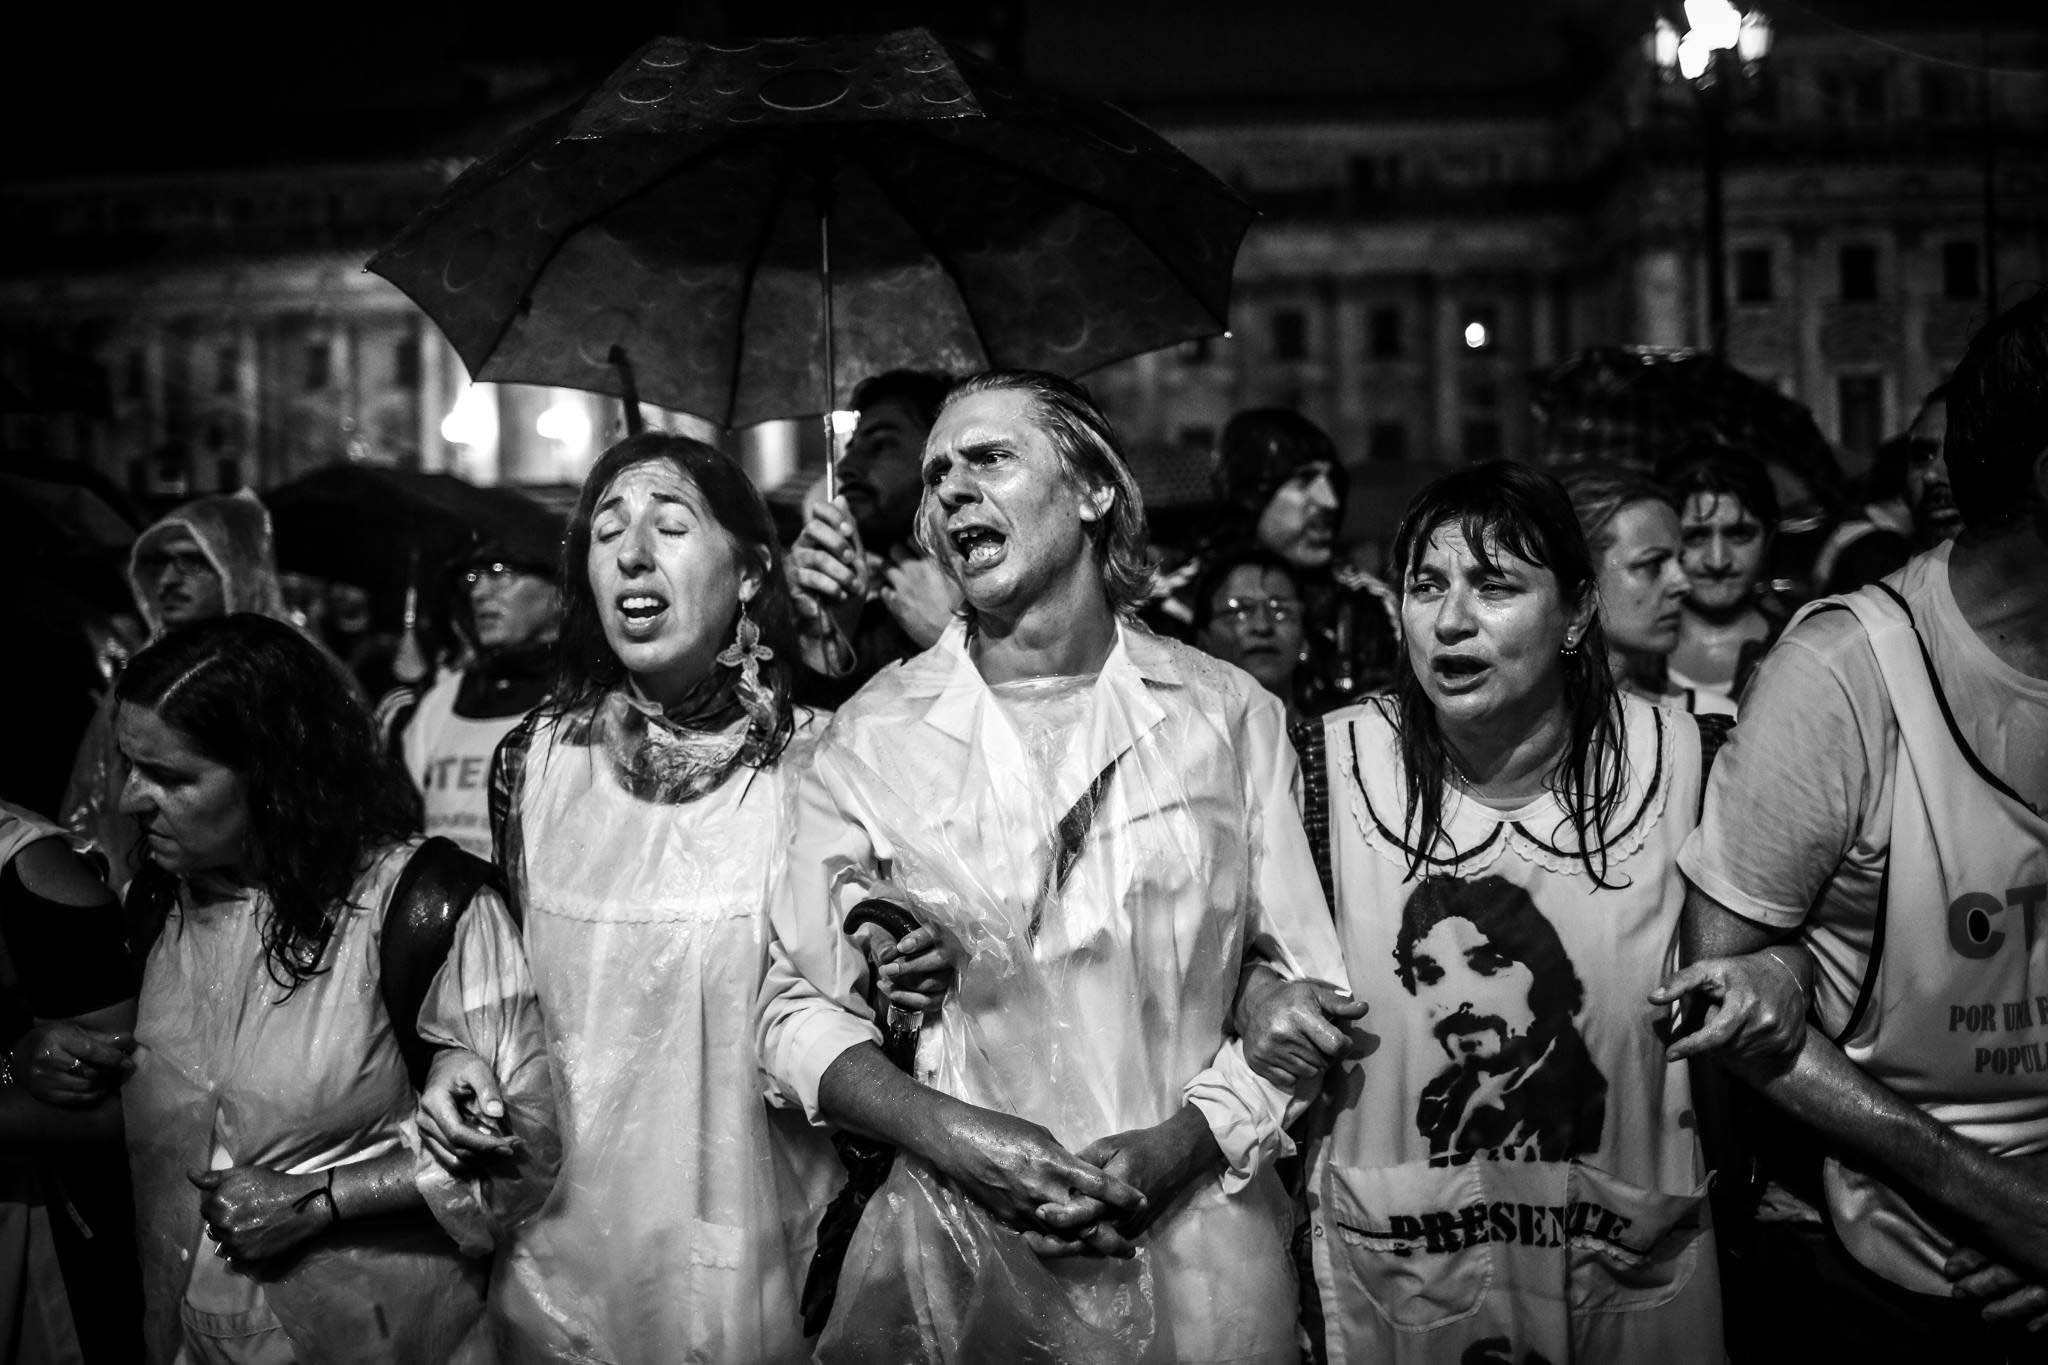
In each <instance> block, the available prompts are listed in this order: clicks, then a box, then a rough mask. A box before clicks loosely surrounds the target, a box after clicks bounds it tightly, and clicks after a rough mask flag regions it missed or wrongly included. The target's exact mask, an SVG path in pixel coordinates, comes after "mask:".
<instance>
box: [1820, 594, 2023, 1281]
mask: <svg viewBox="0 0 2048 1365" xmlns="http://www.w3.org/2000/svg"><path fill="white" fill-rule="evenodd" d="M1837 600H1839V601H1840V602H1841V603H1842V604H1843V605H1845V606H1847V607H1848V608H1849V609H1850V610H1851V611H1853V612H1855V614H1856V619H1857V620H1858V621H1860V622H1862V624H1863V629H1864V631H1865V632H1866V633H1867V634H1868V635H1869V637H1870V647H1871V650H1872V652H1873V653H1874V654H1875V655H1876V656H1877V666H1878V672H1879V674H1880V675H1881V676H1882V677H1883V679H1884V685H1885V690H1886V692H1887V693H1889V694H1890V697H1891V703H1892V710H1893V712H1894V713H1895V714H1896V715H1897V716H1898V730H1899V751H1898V768H1897V772H1896V774H1895V776H1894V779H1893V783H1892V842H1891V853H1890V862H1889V864H1888V867H1887V871H1886V877H1885V889H1884V892H1883V899H1882V904H1881V906H1880V909H1879V915H1880V919H1879V928H1878V931H1877V943H1878V945H1879V946H1878V950H1877V951H1876V953H1875V958H1874V960H1873V961H1872V962H1871V964H1870V965H1869V967H1868V968H1867V969H1866V972H1865V977H1864V985H1863V991H1862V997H1861V998H1860V999H1858V1000H1857V1001H1856V1002H1854V1004H1852V1005H1850V1006H1849V1007H1848V1013H1847V1016H1846V1017H1823V1019H1822V1023H1823V1024H1824V1025H1825V1026H1826V1027H1827V1029H1828V1031H1829V1032H1830V1033H1831V1034H1833V1035H1835V1038H1836V1041H1837V1042H1838V1043H1840V1044H1841V1046H1842V1050H1843V1052H1844V1053H1846V1054H1847V1055H1848V1057H1849V1059H1850V1060H1851V1061H1853V1062H1855V1063H1856V1065H1858V1066H1860V1067H1862V1068H1863V1070H1864V1071H1866V1072H1868V1073H1869V1074H1870V1076H1871V1077H1872V1079H1874V1080H1877V1081H1880V1082H1882V1083H1883V1084H1884V1085H1885V1086H1887V1087H1888V1088H1889V1089H1891V1090H1892V1091H1894V1092H1896V1093H1897V1094H1898V1095H1899V1096H1901V1097H1902V1098H1904V1099H1907V1100H1910V1101H1911V1102H1913V1103H1914V1104H1917V1105H1919V1106H1920V1108H1921V1109H1923V1110H1925V1111H1926V1112H1927V1113H1928V1114H1929V1115H1931V1116H1932V1117H1934V1118H1936V1119H1939V1120H1940V1121H1941V1122H1943V1123H1945V1124H1947V1125H1948V1126H1949V1127H1950V1128H1953V1129H1954V1130H1955V1131H1956V1132H1958V1133H1960V1134H1961V1135H1962V1136H1964V1137H1966V1138H1968V1139H1969V1140H1970V1141H1972V1142H1975V1143H1977V1144H1979V1145H1981V1146H1984V1147H1987V1148H1989V1149H1990V1150H1991V1151H1993V1152H1995V1153H1997V1154H1998V1155H2000V1156H2028V1155H2032V1154H2034V1153H2037V1152H2040V1151H2042V1150H2044V1149H2048V925H2044V924H2043V923H2042V919H2043V917H2044V915H2048V820H2044V819H2043V818H2042V817H2041V815H2039V814H2038V813H2036V812H2035V811H2033V810H2031V809H2030V808H2029V807H2028V806H2027V804H2026V802H2024V801H2023V800H2021V799H2020V797H2019V796H2018V795H2017V794H2016V793H2015V792H2013V791H2012V790H2010V789H2009V788H2007V787H2006V786H2005V784H2004V783H2003V782H2001V781H1999V779H1998V778H1997V777H1996V776H1995V775H1993V774H1992V773H1990V772H1989V771H1988V770H1986V769H1985V768H1983V766H1982V765H1981V763H1980V762H1979V761H1978V759H1977V757H1976V755H1975V754H1974V753H1972V752H1971V750H1970V748H1969V745H1968V744H1967V743H1966V742H1965V741H1964V738H1963V736H1962V735H1961V733H1960V732H1958V731H1957V730H1956V728H1955V727H1954V725H1953V723H1952V722H1951V721H1950V719H1949V714H1948V706H1947V703H1946V701H1945V700H1944V699H1943V697H1942V695H1941V692H1940V684H1939V683H1938V682H1937V681H1936V680H1935V677H1934V672H1933V665H1932V662H1931V660H1930V659H1929V657H1928V656H1927V655H1926V654H1925V653H1924V652H1923V648H1922V645H1921V641H1920V637H1919V635H1918V633H1917V632H1916V631H1915V629H1914V626H1913V619H1912V616H1911V614H1910V612H1909V611H1908V610H1907V608H1906V605H1905V603H1904V602H1903V601H1902V600H1900V599H1898V598H1897V597H1895V596H1893V595H1892V594H1891V593H1889V592H1887V591H1886V590H1885V589H1884V588H1883V587H1882V586H1881V585H1874V586H1872V587H1869V588H1864V589H1862V590H1860V591H1858V592H1854V593H1851V594H1849V595H1848V596H1846V597H1843V598H1840V599H1837ZM1840 1013H1841V1007H1840V1006H1839V1004H1838V1005H1837V1006H1836V1008H1835V1009H1834V1010H1832V1011H1828V1010H1824V1011H1823V1014H1824V1016H1826V1015H1828V1014H1834V1015H1837V1016H1840ZM1824 1179H1825V1186H1826V1190H1827V1197H1828V1208H1829V1212H1830V1213H1831V1214H1832V1215H1833V1219H1834V1224H1835V1230H1836V1232H1837V1233H1838V1234H1839V1235H1840V1236H1841V1238H1842V1242H1843V1245H1845V1246H1846V1247H1848V1249H1849V1251H1850V1253H1851V1254H1852V1255H1854V1256H1855V1257H1856V1259H1857V1260H1858V1261H1860V1262H1862V1263H1863V1264H1864V1265H1865V1266H1867V1267H1868V1268H1869V1269H1871V1270H1873V1271H1875V1272H1876V1273H1878V1274H1879V1275H1882V1276H1884V1277H1885V1278H1886V1279H1887V1280H1890V1281H1892V1282H1893V1283H1894V1284H1898V1285H1901V1286H1903V1287H1905V1288H1907V1289H1910V1290H1913V1291H1915V1292H1917V1293H1921V1294H1939V1295H1942V1296H1944V1297H1946V1296H1947V1295H1948V1293H1949V1292H1950V1285H1949V1281H1948V1279H1947V1278H1946V1277H1945V1276H1943V1275H1942V1273H1941V1265H1942V1262H1943V1261H1944V1260H1945V1259H1946V1258H1947V1257H1948V1256H1949V1254H1950V1253H1951V1252H1952V1251H1953V1250H1954V1248H1955V1243H1954V1242H1953V1241H1951V1240H1950V1239H1949V1238H1948V1237H1947V1236H1946V1235H1944V1234H1943V1233H1941V1232H1939V1231H1937V1230H1936V1229H1935V1228H1934V1227H1933V1226H1932V1225H1931V1224H1930V1223H1928V1222H1927V1220H1925V1219H1924V1218H1922V1217H1921V1216H1920V1215H1919V1214H1918V1213H1916V1212H1915V1211H1914V1210H1913V1209H1912V1208H1911V1207H1909V1206H1908V1205H1907V1203H1906V1201H1905V1200H1904V1199H1902V1198H1901V1197H1900V1196H1899V1195H1898V1194H1896V1193H1895V1192H1893V1191H1892V1190H1890V1189H1889V1188H1887V1187H1886V1186H1885V1185H1884V1184H1883V1183H1881V1182H1880V1181H1878V1180H1877V1179H1875V1178H1873V1177H1872V1176H1870V1175H1868V1174H1866V1173H1864V1172H1862V1171H1858V1170H1851V1169H1850V1168H1848V1167H1847V1166H1845V1165H1843V1164H1842V1163H1841V1162H1839V1161H1836V1160H1834V1159H1832V1158H1830V1159H1829V1161H1828V1162H1827V1165H1826V1167H1825V1171H1824Z"/></svg>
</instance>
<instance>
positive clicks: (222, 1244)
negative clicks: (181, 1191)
mask: <svg viewBox="0 0 2048 1365" xmlns="http://www.w3.org/2000/svg"><path fill="white" fill-rule="evenodd" d="M185 1178H186V1179H187V1180H190V1181H191V1182H192V1184H193V1187H194V1188H196V1189H197V1190H198V1191H199V1192H200V1200H199V1216H200V1217H201V1218H202V1219H204V1220H205V1221H206V1237H207V1240H208V1241H210V1242H212V1243H213V1246H214V1254H215V1255H216V1256H224V1257H226V1258H228V1259H230V1260H236V1261H261V1260H265V1259H268V1258H269V1257H272V1256H277V1255H280V1254H282V1253H283V1252H286V1251H289V1250H291V1249H292V1248H293V1247H295V1246H297V1245H298V1244H299V1243H301V1242H303V1241H305V1240H306V1239H307V1238H309V1237H312V1236H314V1235H315V1234H316V1233H319V1232H322V1231H324V1230H326V1229H327V1228H329V1227H331V1226H333V1224H334V1221H335V1218H336V1210H335V1208H334V1204H333V1201H332V1199H331V1197H328V1196H327V1195H326V1194H325V1191H326V1189H327V1180H328V1176H327V1173H326V1172H324V1171H316V1172H312V1173H309V1174H306V1175H288V1174H286V1173H285V1172H283V1171H273V1170H270V1169H268V1168H267V1167H263V1166H235V1167H231V1168H230V1169H228V1170H224V1171H187V1172H186V1173H185Z"/></svg>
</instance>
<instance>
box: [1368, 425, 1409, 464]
mask: <svg viewBox="0 0 2048 1365" xmlns="http://www.w3.org/2000/svg"><path fill="white" fill-rule="evenodd" d="M1365 456H1366V458H1367V459H1369V460H1384V461H1386V462H1387V463H1389V464H1394V463H1398V462H1400V461H1402V460H1405V459H1407V458H1408V424H1407V423H1406V422H1374V423H1373V424H1372V425H1371V426H1370V427H1368V428H1367V429H1366V433H1365Z"/></svg>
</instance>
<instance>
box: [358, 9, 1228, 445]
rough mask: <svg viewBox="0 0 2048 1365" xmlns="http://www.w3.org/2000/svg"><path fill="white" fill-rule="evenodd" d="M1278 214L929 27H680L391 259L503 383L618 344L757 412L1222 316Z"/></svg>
mask: <svg viewBox="0 0 2048 1365" xmlns="http://www.w3.org/2000/svg"><path fill="white" fill-rule="evenodd" d="M1251 218H1252V209H1251V207H1250V206H1249V205H1248V204H1246V203H1245V202H1244V201H1243V200H1242V199H1240V198H1239V197H1238V196H1237V195H1236V194H1235V193H1233V192H1232V191H1231V190H1230V189H1229V188H1227V187H1226V186H1225V185H1223V184H1222V183H1221V182H1220V181H1218V180H1217V179H1216V178H1215V177H1214V176H1212V175H1211V174H1209V173H1208V172H1207V171H1205V170H1203V169H1202V168H1201V167H1200V166H1198V165H1197V164H1196V163H1195V162H1193V161H1192V160H1190V159H1189V158H1188V157H1186V156H1185V155H1183V154H1182V153H1181V152H1179V151H1177V150H1176V149H1175V148H1173V147H1172V146H1171V145H1170V144H1168V143H1167V142H1166V141H1164V140H1163V139H1162V138H1160V137H1159V136H1157V135H1156V134H1154V133H1152V132H1151V131H1150V130H1148V129H1147V128H1145V127H1144V126H1143V125H1141V124H1139V123H1138V122H1136V121H1135V120H1133V119H1131V118H1130V117H1129V116H1127V115H1125V114H1123V113H1121V112H1120V111H1118V110H1116V109H1114V108H1112V107H1110V106H1109V105H1106V104H1102V103H1099V102H1096V101H1091V100H1083V99H1074V98H1067V97H1064V96H1060V95H1056V94H1053V93H1050V92H1048V91H1044V90H1040V89H1037V88H1034V87H1032V86H1029V85H1027V84H1026V83H1024V82H1023V81H1022V80H1020V79H1019V78H1018V77H1016V76H1014V75H1011V74H1010V73H1008V72H1006V71H1004V70H1002V69H1001V68H999V67H996V66H993V65H991V64H990V63H988V62H986V61H983V60H981V59H980V58H978V57H976V56H975V55H974V54H973V53H971V52H967V51H965V50H962V49H959V48H956V47H954V46H952V45H950V44H948V43H945V42H942V41H941V40H939V39H937V38H934V37H933V36H932V35H931V34H929V33H927V32H925V31H924V30H922V29H907V30H903V31H900V32H895V33H888V34H880V35H872V34H870V35H859V36H844V37H831V38H775V39H762V40H759V41H755V42H743V43H735V44H730V45H727V44H719V45H713V44H707V43H694V42H688V41H685V40H682V39H678V38H658V39H656V40H654V41H653V42H651V43H649V44H648V45H647V46H646V47H644V48H642V49H641V51H640V52H639V53H638V54H637V55H635V56H634V57H633V59H632V60H630V61H628V62H627V63H626V64H625V65H624V66H622V67H621V68H620V69H619V70H618V71H617V72H616V73H614V74H613V76H612V77H611V79H610V80H608V81H607V82H606V83H605V84H604V85H603V86H602V87H600V88H599V89H598V90H597V91H596V93H595V94H593V95H591V96H590V97H589V98H588V99H586V100H585V101H583V102H582V103H581V104H579V105H577V106H574V107H572V108H569V109H565V110H563V111H561V112H560V113H557V114H555V115H553V116H552V117H550V118H547V119H544V120H542V121H541V122H540V123H539V124H536V125H535V126H534V127H532V128H530V129H529V130H527V131H526V132H525V133H523V134H521V135H520V136H519V137H518V138H516V139H515V140H514V141H513V142H512V143H510V144H508V145H507V146H505V147H503V148H501V149H500V150H499V151H497V152H496V153H494V154H493V155H491V156H489V157H487V158H486V159H485V160H483V161H481V162H479V163H478V164H476V165H475V166H473V167H471V168H470V169H469V170H468V171H467V172H466V173H465V174H464V175H462V176H461V177H460V178H459V179H457V180H456V181H455V183H454V184H452V185H450V186H449V187H448V189H447V191H446V192H444V193H443V194H442V195H441V197H440V198H439V199H438V200H437V201H436V202H435V203H434V204H433V205H431V206H430V207H429V208H428V209H427V210H426V211H425V212H424V213H423V214H421V216H420V217H419V218H418V219H417V220H415V221H414V222H413V223H412V224H411V225H410V226H409V227H407V229H406V230H405V231H404V232H403V233H402V234H401V235H400V236H399V237H398V239H397V240H396V241H394V242H393V243H392V244H391V246H390V247H388V248H387V249H386V250H385V251H383V252H381V253H380V254H379V255H378V256H377V257H376V258H375V259H373V260H372V261H371V262H370V265H369V268H370V269H371V270H374V271H376V272H377V273H378V274H380V275H383V276H384V277H386V278H387V279H389V280H390V281H391V282H392V283H394V284H396V285H397V286H398V287H399V288H400V289H402V290H404V291H405V292H406V293H407V294H408V295H410V296H411V297H412V299H413V300H414V301H415V302H416V303H418V304H419V305H420V307H421V308H422V309H424V310H425V311H426V313H427V314H428V316H430V317H432V318H433V319H434V321H435V322H436V323H438V324H439V325H440V327H441V329H442V331H444V332H445V333H446V334H447V336H448V339H449V342H450V343H451V344H452V345H453V346H454V347H455V349H456V351H457V352H458V353H459V354H460V355H461V356H462V359H463V361H464V362H465V363H466V364H467V365H468V366H469V368H470V371H471V373H472V374H473V375H474V376H475V377H476V378H477V379H479V380H498V381H507V382H521V383H534V384H555V385H562V386H565V387H570V388H580V389H588V390H593V391H597V392H603V393H611V394H622V393H623V391H624V385H623V383H622V376H621V373H620V367H619V366H618V365H617V364H616V362H615V360H614V350H615V348H618V349H619V350H621V351H622V352H623V354H625V355H626V356H628V357H630V359H631V361H632V363H633V367H634V370H635V371H636V373H637V380H638V388H639V392H640V396H641V397H644V398H645V399H646V400H647V401H649V402H652V403H656V404H659V405H661V406H663V407H668V408H675V409H679V410H682V411H686V412H692V413H696V414H698V415H699V416H702V417H705V418H707V419H709V420H711V421H713V422H716V423H718V424H720V425H723V426H742V425H747V424H750V423H753V422H759V421H763V420H766V419H769V418H775V417H793V416H800V415H804V414H808V413H817V412H822V411H826V410H828V409H831V408H834V407H837V406H839V405H840V404H841V403H842V402H843V401H844V399H845V396H846V395H847V394H848V393H849V392H850V391H851V389H852V387H853V385H854V384H855V383H857V382H858V381H859V380H860V379H861V378H862V377H864V376H866V375H870V374H875V373H879V372H881V371H883V370H887V369H892V368H897V367H900V366H914V367H918V368H926V369H947V370H954V371H965V370H973V369H981V368H986V367H989V366H1027V367H1033V368H1042V369H1051V370H1056V371H1060V372H1063V373H1067V374H1076V373H1079V372H1081V371H1084V370H1088V369H1091V368H1093V367H1095V366H1098V365H1103V364H1106V363H1108V362H1110V361H1112V360H1116V359H1120V358H1122V357H1124V356H1128V355H1133V354H1136V353H1138V352H1140V351H1147V350H1153V349H1156V348H1158V347H1161V346H1166V345H1170V344H1172V343H1175V342H1178V341H1183V340H1187V339H1190V338H1194V337H1201V336H1209V335H1213V334H1215V333H1218V332H1221V331H1223V330H1224V329H1225V327H1226V326H1227V308H1228V303H1229V296H1230V277H1231V267H1232V262H1233V260H1234V259H1235V256H1236V252H1237V247H1238V244H1239V242H1240V241H1241V240H1242V238H1243V236H1244V232H1245V229H1246V227H1248V226H1249V224H1250V222H1251ZM828 319H830V322H829V325H828ZM828 342H829V346H828ZM828 351H829V355H830V356H831V360H830V362H829V368H830V374H829V376H828V374H827V367H828V361H827V358H826V357H827V354H828Z"/></svg>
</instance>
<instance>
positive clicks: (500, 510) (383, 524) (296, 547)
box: [263, 464, 563, 604]
mask: <svg viewBox="0 0 2048 1365" xmlns="http://www.w3.org/2000/svg"><path fill="white" fill-rule="evenodd" d="M263 501H264V502H265V504H266V505H268V506H269V508H270V516H271V522H272V529H273V533H274V535H275V537H276V542H277V563H278V567H279V568H281V569H284V570H286V571H287V572H291V573H303V574H311V575H313V576H315V577H318V578H326V579H333V580H335V581H338V582H343V583H354V584H356V585H357V586H358V587H362V588H366V589H368V590H369V592H370V593H371V595H372V596H373V597H377V598H379V599H381V600H382V601H384V602H385V603H386V604H391V603H393V602H395V601H396V600H397V599H398V598H400V597H402V596H403V595H404V594H405V593H406V591H407V590H408V589H410V588H414V587H417V586H418V583H419V577H420V574H421V573H422V572H425V573H428V574H432V573H435V572H438V571H439V570H440V569H442V568H443V567H445V566H446V565H448V564H450V563H452V562H453V561H454V560H456V559H457V558H459V557H461V556H462V555H464V554H466V553H468V552H469V551H471V550H472V549H474V548H476V547H478V546H479V545H482V544H484V543H486V542H489V543H491V544H493V545H495V546H497V547H498V548H499V549H500V551H501V552H503V553H505V554H506V555H507V556H508V557H509V558H513V559H517V560H519V561H521V562H524V563H541V564H553V563H554V562H555V561H556V560H557V559H558V558H559V557H560V554H561V545H562V529H563V519H562V517H561V515H560V514H559V513H556V512H551V511H549V510H548V509H547V508H545V507H542V506H541V505H540V504H539V503H537V502H535V501H533V500H532V499H531V498H528V497H526V496H525V495H524V494H521V493H517V492H514V491H513V490H511V489H509V488H479V487H477V486H476V485H475V484H473V483H468V482H465V481H464V480H462V479H458V478H456V477H455V476H454V475H452V474H414V473H409V472H406V471H403V470H397V469H384V468H379V467H376V466H372V465H357V464H336V465H329V466H327V467H326V468H325V469H316V470H314V471H313V472H312V473H310V474H307V475H304V476H302V477H300V478H297V479H294V480H292V481H291V482H290V483H287V484H284V485H281V486H280V487H278V488H276V489H274V490H272V491H271V492H270V493H269V494H267V495H266V496H265V497H264V499H263Z"/></svg>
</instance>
